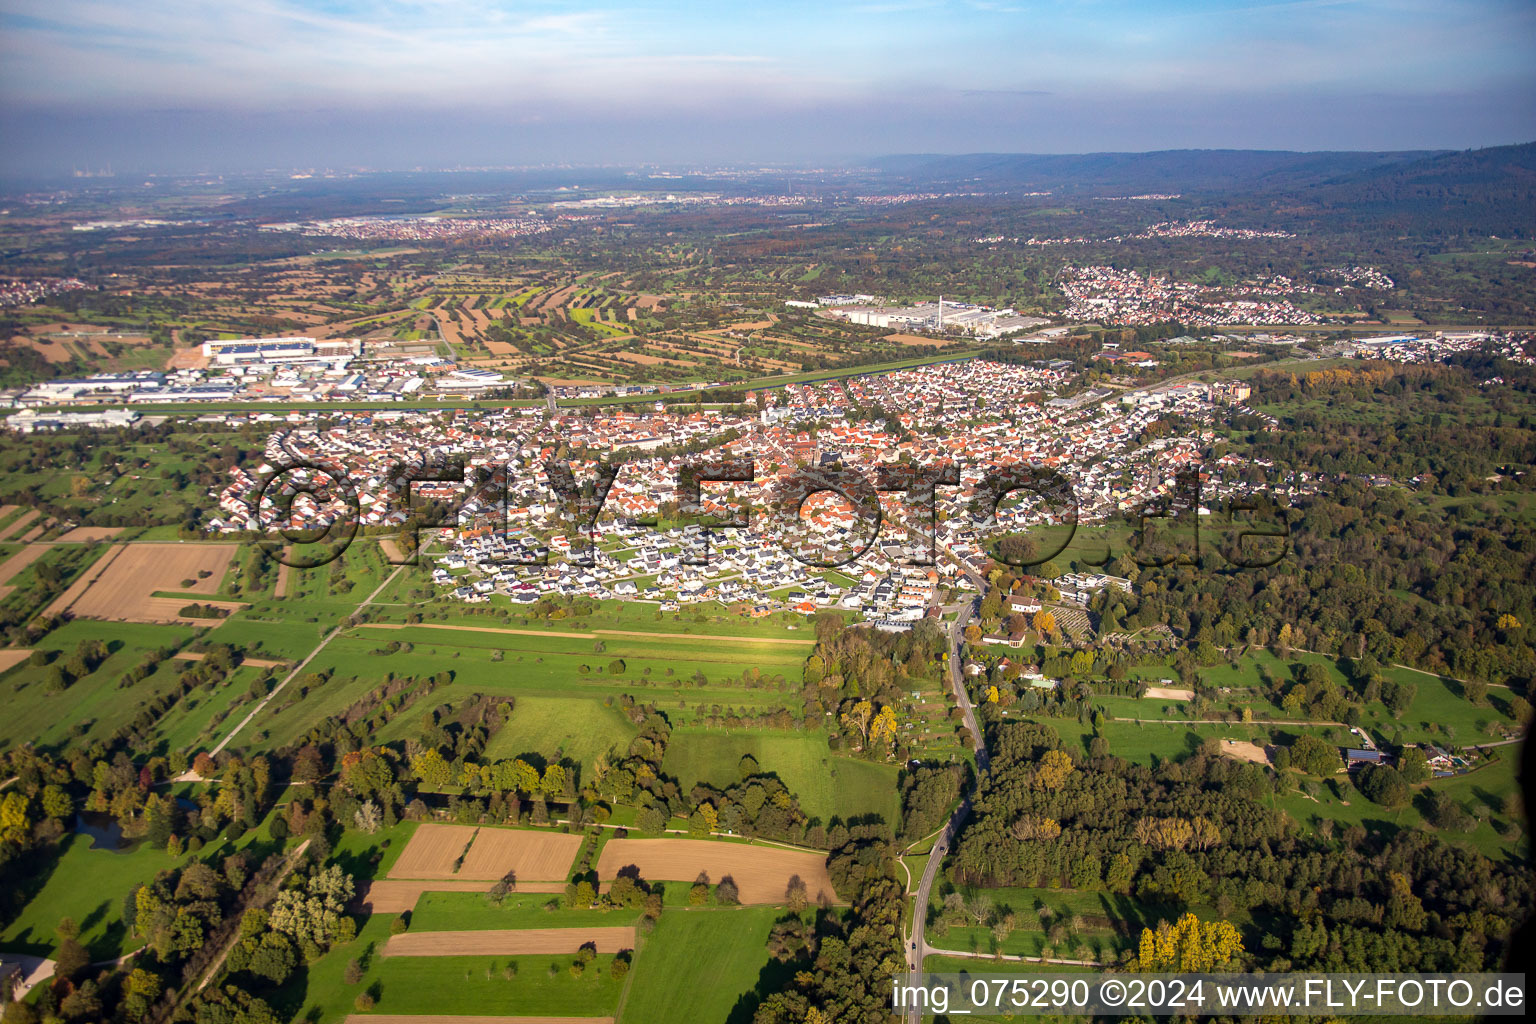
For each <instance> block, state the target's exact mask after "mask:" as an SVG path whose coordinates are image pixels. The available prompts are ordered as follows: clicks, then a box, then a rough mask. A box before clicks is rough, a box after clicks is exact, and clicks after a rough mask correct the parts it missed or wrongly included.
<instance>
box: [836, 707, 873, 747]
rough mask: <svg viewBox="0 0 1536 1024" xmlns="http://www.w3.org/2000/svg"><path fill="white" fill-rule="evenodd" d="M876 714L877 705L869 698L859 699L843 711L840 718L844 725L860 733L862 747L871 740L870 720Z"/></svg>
mask: <svg viewBox="0 0 1536 1024" xmlns="http://www.w3.org/2000/svg"><path fill="white" fill-rule="evenodd" d="M874 715H875V706H874V705H873V704H871V703H870V702H869V701H867V700H861V701H858V702H857V703H855V704H854V705H853V707H851V708H849V709H848V710H847V711H844V712H843V713H842V716H841V718H840V720H841V721H842V723H843V725H844V726H845V727H846V728H849V729H852V730H853V731H854V732H856V733H858V734H859V745H860V747H862V746H863V745H864V743H866V742H868V740H869V722H870V719H872V718H873V717H874Z"/></svg>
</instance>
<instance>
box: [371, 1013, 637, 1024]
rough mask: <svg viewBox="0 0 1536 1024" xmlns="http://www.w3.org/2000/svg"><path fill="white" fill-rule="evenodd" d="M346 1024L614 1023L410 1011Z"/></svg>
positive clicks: (609, 1019)
mask: <svg viewBox="0 0 1536 1024" xmlns="http://www.w3.org/2000/svg"><path fill="white" fill-rule="evenodd" d="M346 1024H613V1018H612V1017H481V1016H479V1015H478V1014H477V1015H475V1016H472V1017H454V1016H426V1015H420V1014H409V1013H370V1014H366V1015H364V1014H358V1013H349V1014H347V1019H346Z"/></svg>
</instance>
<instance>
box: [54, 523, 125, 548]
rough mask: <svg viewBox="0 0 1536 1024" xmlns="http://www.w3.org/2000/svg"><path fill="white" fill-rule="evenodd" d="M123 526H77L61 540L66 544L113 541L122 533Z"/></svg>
mask: <svg viewBox="0 0 1536 1024" xmlns="http://www.w3.org/2000/svg"><path fill="white" fill-rule="evenodd" d="M124 529H125V527H122V526H77V527H75V528H74V529H73V530H70V531H69V532H67V533H65V534H64V535H63V536H61V537H60V538H59V540H60V541H61V542H62V543H65V544H80V543H86V542H89V541H93V540H111V539H112V538H113V537H116V536H117V535H118V534H120V533H122V532H123V530H124Z"/></svg>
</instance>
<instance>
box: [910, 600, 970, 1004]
mask: <svg viewBox="0 0 1536 1024" xmlns="http://www.w3.org/2000/svg"><path fill="white" fill-rule="evenodd" d="M980 603H981V598H980V597H979V596H977V597H973V598H971V599H969V600H967V601H966V602H964V603H963V604H961V605H959V606H958V609H957V611H958V614H957V615H956V616H955V621H954V622H953V623H951V624H950V627H949V686H950V689H951V690H952V691H953V692H954V694H955V701H956V703H957V704H958V705H959V707H960V713H961V715H962V716H963V718H964V721H965V727H966V728H967V729H969V730H970V731H971V743H972V744H973V746H974V748H975V752H976V771H977V776H978V783H979V781H980V776H981V775H983V774H985V773H986V772H987V771H989V770H990V767H991V765H990V762H989V761H988V758H987V746H986V744H985V743H983V742H982V737H981V730H980V729H979V728H978V727H977V725H976V709H975V708H974V707H972V706H971V698H970V696H969V695H968V694H967V693H966V692H965V678H964V676H963V675H962V672H961V667H960V640H961V638H962V637H963V636H964V634H965V626H966V623H968V622H970V620H971V616H972V615H975V614H976V610H977V607H978V606H979V605H980ZM952 607H953V606H952ZM946 610H947V609H946ZM970 813H971V798H970V796H969V795H967V796H966V797H965V799H963V800H961V801H960V806H959V807H957V808H955V813H954V814H952V815H950V818H949V821H948V822H947V823H946V824H945V826H944V828H943V830H942V831H940V832H939V834H938V837H937V838H935V839H934V841H933V849H932V850H931V851H930V852H929V854H928V863H927V864H925V865H924V866H923V877H922V879H921V880H920V881H919V882H918V884H917V892H916V893H915V894H914V895H913V897H912V931H911V933H910V934H909V935H908V936H907V948H906V955H907V971H908V972H909V973H911V974H918V973H921V972H922V969H923V958H924V957H926V956H927V955H928V954H929V953H932V952H936V951H935V950H934V948H933V947H931V946H929V945H928V943H927V941H926V940H925V939H924V937H923V927H924V925H925V924H926V923H927V918H928V897H929V894H930V893H932V891H933V883H934V880H935V879H936V878H938V875H939V865H941V864H942V863H943V862H944V856H945V854H947V853H948V852H949V849H950V845H951V844H952V843H953V842H954V839H955V835H956V833H958V832H959V831H960V826H961V825H963V824H964V823H965V819H966V818H967V817H969V816H970ZM922 1016H923V1011H922V1008H921V1007H916V1006H914V1007H909V1008H907V1009H906V1010H905V1011H903V1019H904V1020H906V1021H908V1022H909V1024H920V1022H921V1020H922Z"/></svg>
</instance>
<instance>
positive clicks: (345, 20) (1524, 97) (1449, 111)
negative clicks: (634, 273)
mask: <svg viewBox="0 0 1536 1024" xmlns="http://www.w3.org/2000/svg"><path fill="white" fill-rule="evenodd" d="M0 138H4V139H5V140H6V142H5V144H4V145H0V172H11V173H34V172H44V171H49V170H67V169H69V168H70V167H99V166H102V165H104V164H106V163H109V162H110V163H112V164H113V165H114V167H117V168H122V169H130V168H132V169H143V170H154V171H174V170H204V169H209V170H223V171H228V170H254V169H264V168H340V167H358V166H368V167H377V168H411V167H417V166H422V167H432V168H440V167H455V166H516V165H527V164H540V163H576V164H596V163H629V162H636V161H648V162H657V163H664V164H689V163H699V162H711V163H730V164H759V163H762V164H769V163H771V164H786V163H787V164H834V163H839V164H840V163H858V162H860V161H862V160H865V159H869V158H872V157H875V156H879V155H882V154H889V153H960V152H1031V153H1065V152H1099V151H1145V150H1156V149H1182V148H1240V149H1301V150H1319V149H1354V150H1359V149H1437V148H1457V149H1459V148H1469V147H1477V146H1488V145H1500V144H1507V143H1514V142H1526V141H1531V140H1532V139H1533V138H1536V0H1454V2H1448V0H1164V2H1158V0H1048V2H1028V0H1017V2H1015V0H996V2H993V0H947V2H946V0H863V2H837V0H817V2H807V0H768V2H761V0H759V2H756V3H737V2H734V0H716V2H713V3H707V2H697V3H694V2H677V0H650V2H645V0H641V2H637V3H629V2H624V0H615V2H613V3H602V2H595V3H553V2H522V3H516V2H497V0H382V2H376V3H360V2H354V0H254V2H252V0H222V2H217V3H210V2H208V0H128V2H124V0H0Z"/></svg>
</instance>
